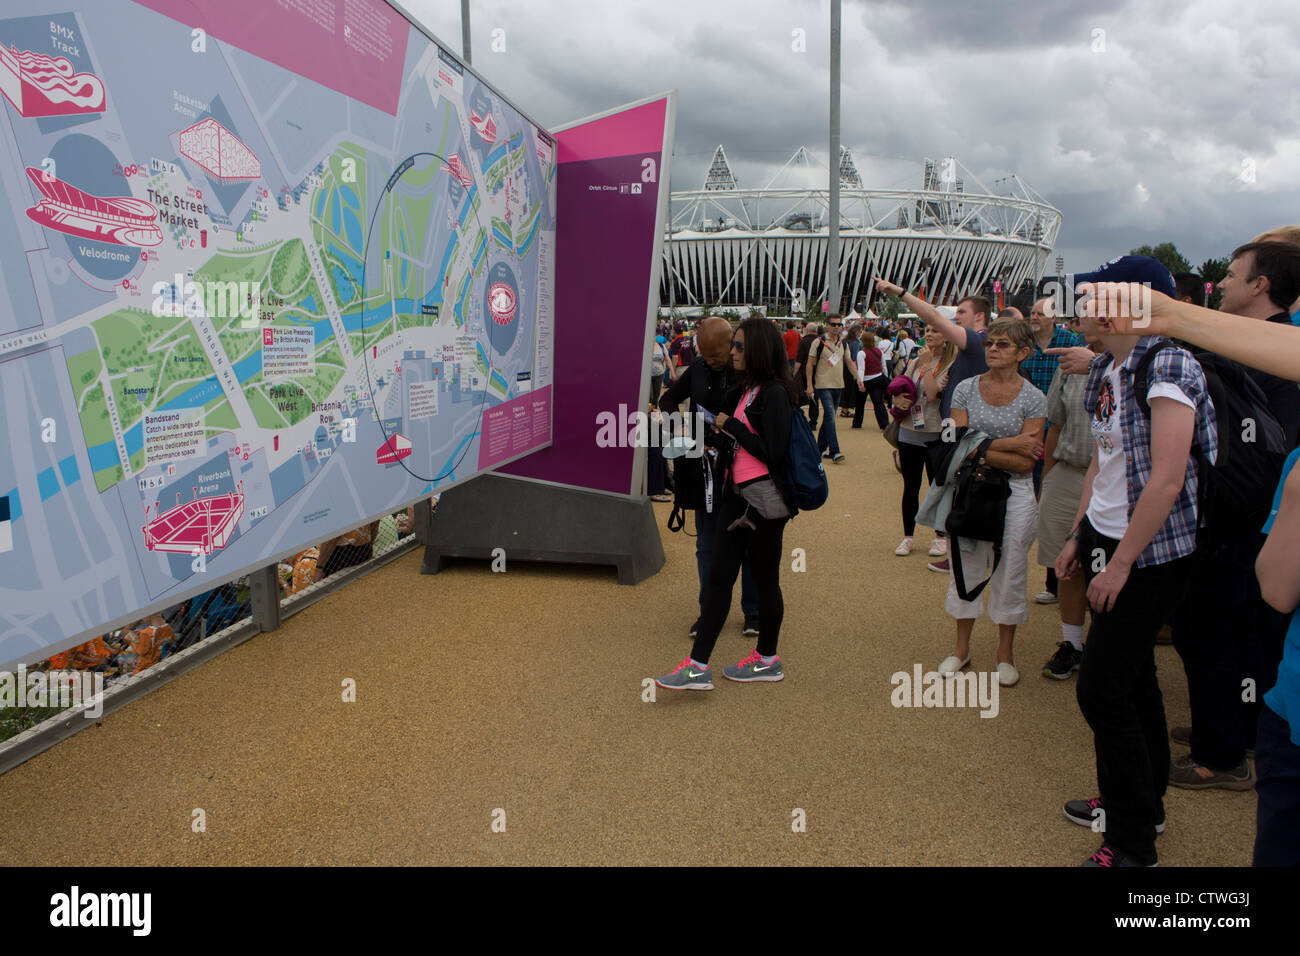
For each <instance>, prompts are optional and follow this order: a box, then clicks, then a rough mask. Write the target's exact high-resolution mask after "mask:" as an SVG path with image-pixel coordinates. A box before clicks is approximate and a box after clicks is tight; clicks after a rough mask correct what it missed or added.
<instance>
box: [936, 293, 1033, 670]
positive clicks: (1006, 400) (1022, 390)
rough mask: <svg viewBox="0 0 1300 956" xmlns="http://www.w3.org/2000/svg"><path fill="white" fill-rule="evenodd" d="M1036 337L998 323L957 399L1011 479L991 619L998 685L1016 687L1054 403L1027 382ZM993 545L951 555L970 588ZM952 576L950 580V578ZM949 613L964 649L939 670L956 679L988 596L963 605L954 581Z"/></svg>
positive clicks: (961, 414) (1019, 323)
mask: <svg viewBox="0 0 1300 956" xmlns="http://www.w3.org/2000/svg"><path fill="white" fill-rule="evenodd" d="M1033 348H1034V333H1033V331H1032V330H1031V329H1030V328H1029V323H1028V322H1026V321H1025V320H1024V319H1011V318H1007V319H998V320H996V321H995V322H994V323H993V324H992V325H990V326H989V330H988V335H987V336H986V337H985V339H984V351H985V357H986V359H987V361H988V371H987V372H984V373H983V374H980V375H976V376H973V377H971V378H968V379H966V380H965V381H963V382H961V383H960V384H959V385H958V386H957V388H956V389H955V390H954V392H953V398H952V411H951V412H950V413H949V414H950V416H951V418H952V422H953V424H954V425H955V426H956V427H958V428H960V427H961V426H963V425H967V426H969V427H971V428H973V429H976V430H977V431H982V432H984V433H985V434H986V435H989V436H990V437H992V438H993V439H994V441H993V444H992V445H991V446H989V449H988V452H987V455H986V461H987V462H988V464H990V465H992V466H993V467H994V468H1001V469H1002V470H1003V471H1006V472H1008V473H1009V474H1010V475H1011V497H1010V498H1009V499H1007V515H1006V522H1005V524H1004V525H1003V531H1002V559H1001V561H999V562H998V566H997V568H996V570H994V572H993V577H992V579H991V580H990V581H989V584H988V588H987V591H988V597H989V618H990V619H991V620H992V621H993V623H994V624H996V625H997V626H998V652H997V664H998V666H997V671H998V683H999V684H1001V685H1002V686H1003V687H1010V686H1011V685H1012V684H1015V683H1016V682H1017V681H1018V680H1020V673H1019V671H1017V670H1016V665H1015V662H1014V659H1013V657H1012V642H1013V641H1014V640H1015V637H1016V625H1018V624H1022V623H1024V622H1025V621H1027V620H1029V606H1028V603H1027V602H1026V600H1025V588H1026V585H1027V583H1028V573H1029V548H1030V546H1031V545H1032V544H1033V543H1034V537H1035V536H1036V534H1037V533H1038V503H1037V501H1036V500H1035V498H1034V481H1033V474H1032V473H1033V470H1034V462H1036V461H1038V458H1039V456H1040V455H1041V454H1042V451H1043V428H1044V426H1045V425H1046V423H1047V397H1046V396H1045V395H1043V393H1042V392H1040V391H1039V390H1038V389H1036V388H1035V387H1034V386H1033V385H1032V384H1030V382H1029V380H1028V379H1025V378H1023V377H1022V376H1021V375H1020V363H1021V362H1023V361H1024V360H1025V359H1027V358H1028V357H1029V356H1030V354H1032V352H1033ZM992 550H993V546H992V544H991V543H989V542H986V541H981V542H979V543H978V545H977V546H976V548H975V550H974V551H970V552H964V551H963V550H962V549H961V548H952V547H950V548H949V550H948V556H949V561H950V562H952V561H961V562H962V571H963V576H964V578H965V580H966V581H967V582H975V581H981V580H983V579H984V577H985V574H986V573H987V570H986V569H987V566H988V563H989V560H990V554H991V552H992ZM951 573H952V572H951V571H950V572H949V574H950V575H951ZM944 609H945V610H946V611H947V612H948V613H949V614H951V615H952V616H953V617H954V618H955V619H956V621H957V646H956V648H955V649H954V650H953V652H952V654H950V655H949V656H948V657H945V658H944V659H943V661H942V662H941V663H940V664H939V672H940V673H941V674H955V673H956V672H957V671H959V670H961V669H962V668H963V667H965V666H966V665H967V664H969V663H970V659H971V653H970V639H971V633H972V632H973V631H974V629H975V620H976V618H978V617H979V616H980V614H981V613H982V611H983V595H981V596H980V597H977V598H976V599H975V600H974V601H963V600H961V598H960V597H958V595H957V583H956V580H955V578H952V577H950V578H949V582H948V596H947V598H946V599H945V601H944Z"/></svg>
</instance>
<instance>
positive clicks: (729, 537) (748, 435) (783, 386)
mask: <svg viewBox="0 0 1300 956" xmlns="http://www.w3.org/2000/svg"><path fill="white" fill-rule="evenodd" d="M731 361H732V365H733V366H734V367H735V370H736V375H737V377H738V379H739V384H738V385H737V386H736V387H735V388H733V389H732V390H731V391H730V392H728V393H727V394H726V396H725V397H724V398H723V402H722V407H723V408H728V409H731V410H732V413H731V414H726V413H719V415H718V417H717V420H716V421H715V422H714V424H713V427H714V428H715V429H716V430H717V431H718V432H719V433H721V434H725V435H728V436H730V437H731V438H733V439H734V440H735V449H734V455H733V457H732V462H731V467H730V468H729V473H728V476H727V481H726V488H725V490H724V492H723V497H722V502H721V514H720V517H719V521H718V539H717V542H716V543H715V545H714V548H713V563H712V565H711V566H710V568H709V580H708V584H707V585H706V587H705V590H704V601H703V605H702V607H701V614H700V624H699V631H698V633H697V635H696V638H695V645H694V647H693V648H692V649H691V656H690V657H688V658H686V660H684V661H682V662H681V663H680V664H679V665H677V668H676V670H674V671H673V672H672V673H671V674H668V675H666V676H664V677H660V678H658V679H657V680H656V683H657V684H658V685H659V686H660V687H666V688H669V689H671V690H712V689H713V670H712V669H711V668H710V667H709V663H708V661H709V656H710V655H711V654H712V653H713V645H714V644H715V643H716V642H717V639H718V634H719V633H720V632H721V631H722V625H723V624H725V623H726V620H727V614H728V612H729V611H730V610H731V592H732V588H733V587H734V586H735V583H736V575H737V574H738V573H739V572H740V566H741V562H742V561H743V560H744V559H745V557H746V556H748V558H749V562H750V568H751V570H752V571H753V573H754V583H755V584H756V585H757V591H758V618H759V636H758V646H757V647H756V648H755V649H754V652H753V653H752V654H750V655H749V656H748V657H746V658H745V659H744V660H742V661H741V662H740V663H738V664H735V665H728V666H727V667H724V668H723V669H722V673H723V676H724V677H726V678H728V679H729V680H734V681H742V682H748V681H779V680H781V679H782V678H783V677H784V676H785V672H784V669H783V667H782V664H781V658H779V657H778V656H777V654H776V644H777V637H778V635H779V634H780V631H781V619H782V617H783V616H784V614H785V604H784V602H783V601H782V598H781V581H780V575H781V556H782V553H783V552H782V543H781V540H782V536H783V535H784V533H785V524H786V522H787V521H789V520H790V516H791V515H793V514H794V513H795V511H796V510H797V509H796V507H795V503H794V499H793V497H792V495H791V492H790V485H789V482H788V480H787V478H786V459H787V457H788V454H789V448H790V425H791V421H792V416H793V414H794V409H795V407H796V403H797V402H798V398H799V393H798V391H797V389H796V388H795V384H794V379H793V378H792V377H791V374H790V363H789V360H788V359H787V358H786V353H785V347H784V343H783V342H782V341H781V336H780V333H779V332H778V331H777V328H776V326H775V325H774V324H773V323H772V321H771V320H769V319H764V318H755V319H747V320H745V321H744V322H742V323H741V324H740V328H738V329H737V330H736V333H735V335H734V336H733V337H732V340H731Z"/></svg>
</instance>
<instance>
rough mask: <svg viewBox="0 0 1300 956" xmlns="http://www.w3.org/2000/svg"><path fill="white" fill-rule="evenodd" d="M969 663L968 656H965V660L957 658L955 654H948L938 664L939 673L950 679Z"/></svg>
mask: <svg viewBox="0 0 1300 956" xmlns="http://www.w3.org/2000/svg"><path fill="white" fill-rule="evenodd" d="M969 663H970V655H969V654H967V655H966V657H965V659H963V658H960V657H958V656H957V655H956V654H949V655H948V656H947V657H945V658H944V659H943V660H941V661H940V662H939V673H940V674H942V675H943V676H944V677H951V676H952V675H953V674H956V673H957V672H958V671H959V670H961V669H962V668H963V667H965V666H966V665H967V664H969Z"/></svg>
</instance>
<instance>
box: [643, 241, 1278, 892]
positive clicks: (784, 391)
mask: <svg viewBox="0 0 1300 956" xmlns="http://www.w3.org/2000/svg"><path fill="white" fill-rule="evenodd" d="M875 285H876V289H877V290H878V291H879V292H881V293H883V294H891V295H895V296H898V297H899V298H900V299H901V300H902V301H903V303H904V304H905V306H906V307H907V308H908V309H909V310H910V313H911V314H913V315H915V316H916V321H915V323H914V324H912V325H910V326H906V327H902V328H899V327H891V326H890V325H888V324H887V323H876V324H874V325H868V324H866V323H857V324H855V323H852V322H850V323H847V324H846V321H845V319H844V318H843V317H841V316H839V315H837V314H834V313H830V314H828V315H827V316H826V317H825V318H826V321H825V323H824V325H818V326H814V325H812V324H811V323H808V322H793V321H786V322H785V327H784V329H783V330H782V329H780V328H779V327H778V323H779V320H777V321H774V320H770V319H767V318H764V317H762V316H758V315H752V316H751V317H750V318H748V319H746V320H745V321H743V322H741V323H740V325H739V327H737V328H735V329H734V330H733V329H732V326H731V324H730V323H729V322H728V321H727V320H726V319H723V318H720V317H716V316H714V317H709V318H706V319H704V320H703V321H702V322H701V323H700V324H699V326H698V328H697V329H696V330H695V335H694V337H693V349H692V347H690V346H688V345H687V344H686V341H685V340H688V339H691V336H690V334H689V331H690V330H687V329H683V328H678V329H676V330H674V331H675V333H676V337H675V338H674V339H673V340H672V344H671V345H668V346H667V349H666V351H667V353H668V355H669V359H668V360H667V361H669V362H670V363H671V364H673V365H675V366H676V369H675V375H674V381H673V384H672V385H671V386H670V387H669V388H668V389H667V390H666V391H663V392H662V393H660V392H659V391H658V390H657V389H656V393H655V394H654V395H652V396H651V398H652V402H653V403H654V405H655V407H657V408H658V409H660V410H662V411H664V412H670V411H677V410H679V408H680V407H681V406H682V405H683V403H686V407H687V410H688V411H689V412H691V413H696V412H701V411H702V412H704V413H706V414H707V415H708V416H709V417H710V420H711V421H712V426H711V428H710V431H709V432H708V434H707V436H706V439H705V443H706V446H707V451H706V454H705V455H704V457H703V458H700V459H694V460H692V459H681V460H679V462H678V464H677V466H676V469H675V475H674V477H675V480H676V483H677V492H676V499H675V500H676V502H677V505H678V507H680V508H682V509H686V510H693V511H694V512H695V527H696V529H697V532H698V537H697V539H696V541H697V566H698V574H699V583H700V598H699V601H700V617H699V620H698V621H697V623H696V625H695V626H694V627H692V629H691V636H692V637H693V638H694V639H695V640H694V644H693V646H692V650H691V653H690V654H689V655H688V656H687V657H686V658H685V660H683V661H682V662H681V663H680V664H679V665H678V666H677V667H676V668H675V669H674V670H673V671H672V672H670V673H669V674H666V675H664V676H663V677H660V678H658V679H657V683H658V684H659V686H661V687H665V688H670V689H688V690H711V689H713V686H714V685H713V671H712V668H711V667H710V665H709V658H710V655H711V653H712V650H713V647H714V643H715V641H716V639H717V635H718V631H719V630H720V628H721V627H722V625H723V623H724V622H725V619H726V616H727V612H728V610H729V607H730V601H731V591H732V588H733V586H734V583H735V579H736V577H737V576H738V575H740V576H741V578H742V604H743V606H744V611H745V632H746V633H747V634H753V635H755V636H757V637H758V641H757V646H756V647H755V648H754V651H753V653H751V654H750V655H749V656H748V657H746V658H745V659H743V660H741V661H740V662H739V663H737V664H735V665H728V666H726V667H724V668H723V676H724V677H726V678H728V679H730V680H733V681H740V682H752V681H779V680H781V679H782V678H783V677H784V666H785V665H784V662H783V661H782V660H781V658H780V657H779V656H778V655H777V645H778V638H779V634H780V626H781V618H782V615H783V602H782V598H781V590H780V579H779V577H780V576H779V566H780V558H781V554H782V549H781V541H782V534H783V532H784V528H785V525H786V523H787V522H788V521H789V520H790V518H791V517H792V516H793V515H794V514H795V513H796V511H797V509H796V508H795V507H794V503H793V502H792V501H791V500H790V499H789V495H788V494H787V493H785V492H786V482H785V469H786V467H787V460H786V454H787V451H786V450H787V448H788V447H789V443H790V434H791V428H792V427H795V426H794V424H793V423H794V422H795V420H796V416H800V415H802V414H805V412H804V411H803V409H805V408H806V409H807V411H806V414H807V416H808V420H809V423H810V425H811V426H812V427H813V428H815V429H816V430H817V442H818V447H819V450H820V451H821V452H822V453H823V456H824V457H825V458H826V459H827V460H829V461H830V462H831V463H833V464H839V463H841V462H843V461H844V460H845V456H844V454H843V452H842V450H841V448H840V445H839V441H838V436H837V432H836V418H837V416H845V417H850V416H851V417H852V419H853V425H852V427H855V428H860V427H862V424H863V420H864V409H865V405H866V403H867V401H869V402H870V404H871V407H872V412H873V416H874V417H875V419H876V423H877V425H878V426H879V427H880V428H881V430H882V431H883V432H884V433H885V436H886V438H887V439H888V440H889V443H890V444H891V445H893V446H894V449H895V451H894V453H893V454H894V462H895V466H896V468H897V469H898V471H899V472H900V473H901V476H902V496H901V517H902V525H903V527H902V531H903V538H902V541H901V542H900V543H899V545H898V546H897V547H896V548H895V549H894V552H893V553H894V555H895V556H897V557H900V558H905V557H907V556H909V555H911V554H912V553H913V551H914V549H915V547H916V542H915V533H916V525H917V524H918V523H921V524H928V525H929V526H930V527H932V528H934V532H935V536H934V538H933V541H932V544H931V547H930V556H931V557H932V558H935V559H936V560H934V561H931V562H930V564H929V567H930V568H931V569H932V570H934V571H937V572H942V573H946V574H947V575H948V576H949V585H948V591H947V595H946V597H945V599H944V608H945V610H946V611H947V613H948V614H949V615H950V616H951V617H952V618H953V620H954V626H955V639H954V642H953V645H952V647H951V653H949V654H948V655H947V656H945V657H943V658H942V660H940V661H939V662H938V666H937V670H938V671H939V673H941V674H944V675H946V676H949V677H953V676H955V675H957V674H958V673H959V672H960V671H962V670H963V669H965V668H968V667H970V666H972V660H973V657H974V656H975V653H976V652H975V651H973V647H975V646H978V645H979V640H978V639H977V637H976V635H975V624H976V622H977V620H978V619H979V618H980V617H981V616H982V615H983V613H984V608H983V603H984V602H983V598H984V597H985V596H987V598H988V616H989V618H990V620H991V621H992V623H993V624H994V625H996V631H997V642H996V650H995V652H994V657H995V662H994V663H995V668H994V669H995V670H996V673H997V680H998V682H999V684H1001V685H1002V686H1003V687H1011V686H1014V685H1015V684H1016V683H1018V681H1019V680H1020V673H1019V670H1018V668H1017V665H1016V662H1015V656H1014V640H1015V632H1016V627H1017V626H1018V625H1019V624H1022V623H1024V622H1025V621H1026V620H1028V601H1029V597H1028V595H1029V590H1030V588H1029V580H1028V576H1029V564H1030V558H1031V552H1032V551H1033V550H1034V547H1033V546H1034V543H1035V542H1037V545H1038V547H1037V555H1036V558H1037V561H1036V563H1037V565H1038V566H1039V567H1041V568H1042V569H1043V571H1044V573H1045V578H1044V584H1043V590H1042V591H1041V592H1039V593H1038V594H1037V596H1036V598H1035V600H1037V601H1038V602H1039V603H1042V604H1056V605H1057V607H1058V612H1059V617H1060V628H1061V639H1060V641H1059V643H1058V645H1057V648H1056V651H1055V653H1054V654H1053V655H1052V657H1051V658H1050V659H1049V660H1048V661H1046V662H1045V663H1044V665H1043V667H1042V674H1043V676H1044V677H1046V678H1050V679H1053V680H1057V681H1065V680H1069V679H1070V678H1071V677H1073V676H1075V675H1076V674H1077V682H1076V696H1077V700H1078V704H1079V708H1080V712H1081V714H1082V716H1083V718H1084V719H1085V721H1086V722H1087V723H1088V725H1089V727H1090V729H1091V730H1092V733H1093V738H1094V746H1095V751H1096V766H1097V791H1098V792H1097V794H1096V795H1094V796H1091V797H1084V798H1081V799H1079V800H1072V801H1070V802H1068V803H1067V804H1065V806H1064V808H1063V812H1064V815H1065V816H1066V818H1067V819H1069V820H1070V821H1072V822H1074V823H1078V824H1080V825H1084V826H1089V827H1093V828H1094V829H1100V830H1101V831H1102V833H1103V841H1102V844H1101V846H1100V847H1099V849H1098V850H1097V851H1096V852H1095V853H1094V854H1093V855H1092V856H1091V857H1089V858H1088V860H1087V861H1085V865H1086V866H1094V867H1111V866H1151V865H1154V864H1155V863H1156V860H1157V852H1156V843H1155V841H1156V837H1157V835H1158V834H1159V833H1161V832H1163V831H1164V829H1165V826H1166V822H1167V821H1166V813H1165V806H1164V796H1165V793H1166V789H1167V787H1168V786H1170V785H1172V786H1176V787H1180V788H1185V789H1189V790H1202V789H1224V790H1250V789H1254V790H1255V791H1256V793H1257V794H1258V815H1257V840H1256V845H1255V862H1256V864H1257V865H1278V864H1290V865H1300V622H1296V621H1294V620H1293V617H1292V613H1291V612H1292V611H1293V610H1294V609H1295V607H1296V605H1297V604H1300V575H1297V574H1296V572H1295V570H1294V568H1295V567H1297V566H1300V472H1293V471H1292V465H1293V464H1294V462H1295V460H1296V458H1297V457H1298V456H1300V451H1297V443H1298V442H1300V388H1297V386H1296V384H1295V383H1296V382H1297V381H1300V329H1294V328H1292V325H1293V323H1295V324H1300V227H1287V228H1283V229H1278V230H1275V231H1273V232H1270V233H1266V234H1263V235H1261V236H1257V237H1255V238H1254V239H1252V240H1251V241H1249V242H1246V243H1244V244H1243V245H1241V246H1240V247H1239V248H1238V249H1236V250H1235V251H1234V252H1233V254H1232V256H1231V265H1230V267H1229V269H1228V271H1227V275H1226V277H1225V278H1224V279H1223V280H1222V281H1221V282H1220V283H1219V286H1218V287H1219V291H1220V292H1221V293H1222V305H1221V307H1220V310H1219V311H1217V312H1216V311H1210V310H1208V309H1205V308H1202V307H1201V306H1200V305H1199V304H1198V303H1200V302H1201V288H1202V280H1201V278H1200V277H1199V276H1195V275H1187V274H1183V275H1179V276H1177V277H1175V276H1173V275H1171V274H1170V272H1169V270H1168V269H1167V268H1165V267H1164V266H1163V265H1162V264H1161V263H1159V262H1158V261H1157V260H1155V259H1152V258H1149V257H1144V256H1132V255H1130V256H1121V257H1118V258H1116V259H1114V260H1111V261H1110V262H1108V263H1106V264H1105V265H1103V266H1101V267H1100V268H1099V269H1097V270H1096V271H1095V272H1092V273H1088V274H1081V275H1076V276H1075V277H1074V287H1073V289H1072V290H1063V291H1062V292H1061V293H1058V294H1056V295H1053V296H1047V297H1043V298H1039V299H1038V300H1037V301H1034V302H1033V303H1032V304H1031V305H1030V306H1029V308H1028V315H1027V316H1026V315H1024V314H1022V313H1021V311H1020V310H1019V309H1016V308H1013V307H1009V306H1008V307H1005V308H1002V309H1001V310H1000V311H998V312H997V313H996V314H995V312H994V308H993V304H992V303H991V302H989V301H988V300H987V299H985V298H983V297H981V296H978V295H974V296H968V297H966V298H963V299H962V300H961V301H960V302H958V303H957V305H956V308H955V310H951V312H950V311H949V310H947V309H942V308H939V307H936V306H934V305H932V304H931V303H929V302H927V301H925V299H924V298H923V297H922V296H920V295H918V294H916V293H915V292H914V291H912V290H909V289H907V288H904V287H903V286H901V285H898V284H897V283H895V282H892V281H890V280H889V279H888V278H886V277H876V280H875ZM1139 303H1140V306H1139ZM665 344H667V343H665ZM727 346H729V347H730V361H728V356H727V353H726V347H727ZM922 475H924V476H925V478H926V479H927V480H928V482H929V483H930V488H929V492H928V493H927V494H926V496H925V499H924V501H922V500H921V493H922ZM975 482H990V483H989V484H987V485H985V487H1004V488H1005V492H1004V493H1003V494H1002V498H1003V507H1002V508H1001V509H1000V510H999V513H998V519H999V522H1000V523H999V528H1000V531H999V532H998V533H997V534H996V535H988V536H987V537H988V540H981V539H976V538H973V537H971V536H970V535H957V534H947V533H946V531H947V529H948V528H949V527H950V523H949V521H948V519H949V518H951V517H952V513H951V510H950V509H951V508H952V507H953V503H954V501H955V500H956V498H957V495H958V494H959V493H965V490H964V488H963V483H966V486H965V487H966V488H969V487H971V486H973V484H974V483H975ZM959 530H960V529H959ZM1035 586H1036V585H1035ZM984 591H987V595H984V593H983V592H984ZM1089 615H1090V621H1089ZM1162 633H1165V634H1169V633H1171V634H1172V643H1173V645H1174V647H1175V649H1176V651H1177V653H1178V655H1179V657H1180V659H1181V661H1182V665H1183V668H1184V670H1185V672H1186V675H1187V686H1188V695H1189V698H1190V705H1191V714H1192V723H1191V726H1190V727H1174V728H1172V729H1171V728H1169V727H1168V726H1167V725H1166V720H1165V709H1164V700H1163V697H1162V694H1161V690H1160V686H1159V683H1158V681H1157V678H1156V665H1155V647H1156V643H1157V641H1158V639H1160V637H1161V635H1162ZM1171 741H1172V742H1173V743H1177V744H1179V745H1181V746H1183V747H1186V748H1188V750H1187V753H1186V754H1184V755H1183V756H1181V757H1179V758H1178V759H1176V760H1175V759H1172V757H1171V749H1170V743H1171ZM1252 755H1253V756H1254V758H1255V760H1254V765H1253V766H1252V763H1251V760H1250V757H1251V756H1252ZM1099 821H1100V826H1099V825H1098V823H1099Z"/></svg>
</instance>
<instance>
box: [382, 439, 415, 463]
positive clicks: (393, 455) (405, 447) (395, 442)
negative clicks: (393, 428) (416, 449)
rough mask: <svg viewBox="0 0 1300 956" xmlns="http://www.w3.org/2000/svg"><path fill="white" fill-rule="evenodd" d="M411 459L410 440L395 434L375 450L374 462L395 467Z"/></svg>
mask: <svg viewBox="0 0 1300 956" xmlns="http://www.w3.org/2000/svg"><path fill="white" fill-rule="evenodd" d="M410 457H411V439H409V438H407V437H406V436H405V435H399V434H397V433H396V432H394V433H393V435H392V437H390V438H389V439H388V441H386V442H384V443H383V444H382V445H380V446H379V448H378V449H376V450H375V461H377V462H378V463H379V464H381V465H395V464H397V463H398V462H399V461H401V460H402V459H403V458H410Z"/></svg>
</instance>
